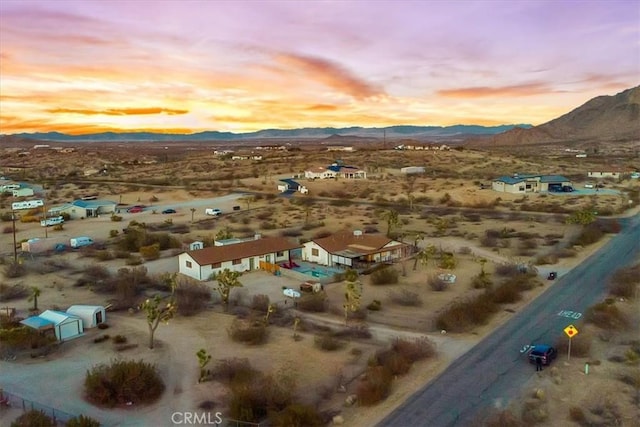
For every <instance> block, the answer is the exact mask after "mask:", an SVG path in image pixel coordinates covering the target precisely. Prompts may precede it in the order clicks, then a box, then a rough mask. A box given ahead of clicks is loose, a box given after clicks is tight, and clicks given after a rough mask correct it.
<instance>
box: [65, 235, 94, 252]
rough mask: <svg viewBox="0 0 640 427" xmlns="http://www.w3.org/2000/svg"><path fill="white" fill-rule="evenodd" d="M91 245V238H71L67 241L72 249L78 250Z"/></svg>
mask: <svg viewBox="0 0 640 427" xmlns="http://www.w3.org/2000/svg"><path fill="white" fill-rule="evenodd" d="M92 244H93V239H92V238H91V237H86V236H82V237H73V238H71V239H69V245H71V247H72V248H73V249H78V248H81V247H83V246H89V245H92Z"/></svg>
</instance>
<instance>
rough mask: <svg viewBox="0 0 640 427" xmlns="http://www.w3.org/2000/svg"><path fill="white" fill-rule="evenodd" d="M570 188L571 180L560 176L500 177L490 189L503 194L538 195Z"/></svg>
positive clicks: (517, 175)
mask: <svg viewBox="0 0 640 427" xmlns="http://www.w3.org/2000/svg"><path fill="white" fill-rule="evenodd" d="M563 186H571V180H569V179H568V178H565V177H564V176H561V175H519V174H515V175H513V176H501V177H499V178H496V179H494V180H493V182H492V184H491V188H492V189H493V190H494V191H500V192H503V193H539V192H546V191H549V190H550V189H554V188H562V187H563Z"/></svg>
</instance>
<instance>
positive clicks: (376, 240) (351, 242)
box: [313, 230, 404, 254]
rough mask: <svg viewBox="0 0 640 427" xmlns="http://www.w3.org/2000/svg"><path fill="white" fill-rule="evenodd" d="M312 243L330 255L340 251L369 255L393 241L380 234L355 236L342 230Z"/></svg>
mask: <svg viewBox="0 0 640 427" xmlns="http://www.w3.org/2000/svg"><path fill="white" fill-rule="evenodd" d="M313 242H314V243H315V244H317V245H318V246H320V247H321V248H323V249H324V250H326V251H327V252H329V253H331V254H335V253H338V252H341V251H351V252H353V253H358V254H371V253H376V252H379V251H380V250H382V248H383V247H384V246H386V245H388V244H389V243H391V242H393V240H392V239H390V238H388V237H386V236H383V235H382V234H361V235H355V234H354V233H353V232H352V231H350V230H342V231H339V232H337V233H335V234H332V235H331V236H328V237H323V238H322V239H316V240H314V241H313ZM399 245H404V243H399Z"/></svg>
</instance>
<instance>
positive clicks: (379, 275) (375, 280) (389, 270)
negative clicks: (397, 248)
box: [371, 267, 399, 285]
mask: <svg viewBox="0 0 640 427" xmlns="http://www.w3.org/2000/svg"><path fill="white" fill-rule="evenodd" d="M398 276H399V274H398V270H396V269H395V268H393V267H385V268H381V269H379V270H376V271H374V272H373V273H372V274H371V284H372V285H393V284H395V283H398Z"/></svg>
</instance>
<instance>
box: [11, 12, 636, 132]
mask: <svg viewBox="0 0 640 427" xmlns="http://www.w3.org/2000/svg"><path fill="white" fill-rule="evenodd" d="M639 82H640V1H639V0H619V1H616V0H611V1H578V0H573V1H570V0H565V1H562V0H547V1H545V0H532V1H517V0H509V1H464V0H458V1H456V0H450V1H436V0H433V1H429V0H422V1H419V0H415V1H401V0H399V1H381V0H378V1H376V0H370V1H364V0H362V1H311V0H307V1H293V0H292V1H267V0H254V1H241V0H237V1H222V0H220V1H216V0H210V1H189V0H184V1H169V0H164V1H160V0H155V1H151V0H149V1H143V0H130V1H110V0H98V1H90V0H76V1H65V0H48V1H29V0H20V1H12V0H1V1H0V133H3V134H11V133H19V132H47V131H58V132H65V133H72V134H83V133H92V132H101V131H142V130H144V131H162V132H177V133H192V132H199V131H203V130H219V131H232V132H250V131H255V130H260V129H266V128H279V129H290V128H299V127H325V126H331V127H345V126H366V127H382V126H391V125H397V124H408V125H443V126H446V125H452V124H480V125H499V124H515V123H530V124H534V125H537V124H541V123H544V122H547V121H549V120H551V119H553V118H556V117H558V116H560V115H562V114H565V113H567V112H569V111H570V110H572V109H573V108H576V107H578V106H579V105H581V104H583V103H584V102H586V101H588V100H589V99H591V98H593V97H595V96H598V95H613V94H615V93H618V92H620V91H622V90H624V89H628V88H631V87H634V86H637V85H638V84H639Z"/></svg>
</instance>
